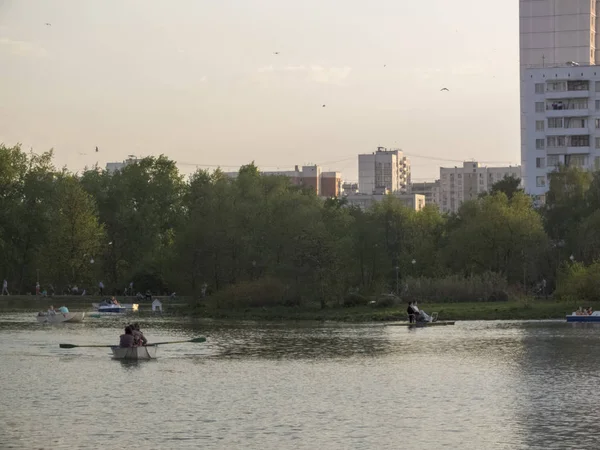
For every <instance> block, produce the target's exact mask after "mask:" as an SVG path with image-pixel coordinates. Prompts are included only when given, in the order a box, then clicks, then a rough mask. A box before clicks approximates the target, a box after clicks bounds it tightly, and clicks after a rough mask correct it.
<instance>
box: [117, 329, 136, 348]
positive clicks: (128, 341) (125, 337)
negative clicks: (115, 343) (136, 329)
mask: <svg viewBox="0 0 600 450" xmlns="http://www.w3.org/2000/svg"><path fill="white" fill-rule="evenodd" d="M119 347H121V348H124V347H125V348H127V347H133V332H132V331H131V327H125V334H122V335H121V336H120V337H119Z"/></svg>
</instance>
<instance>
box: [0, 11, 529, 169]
mask: <svg viewBox="0 0 600 450" xmlns="http://www.w3.org/2000/svg"><path fill="white" fill-rule="evenodd" d="M518 17H519V14H518V2H517V1H509V2H497V1H494V2H492V1H489V0H488V1H486V0H483V1H482V0H452V1H448V0H428V1H426V2H425V1H417V0H413V1H408V0H405V1H398V0H370V1H369V2H366V1H364V0H360V1H359V0H344V1H343V2H342V1H339V0H303V1H301V2H296V1H284V0H177V1H167V0H52V1H49V0H47V1H44V0H0V143H4V144H5V145H9V146H12V145H14V144H16V143H21V144H22V145H23V148H25V149H30V148H32V149H33V150H34V151H35V152H36V153H41V152H43V151H46V150H49V149H51V148H52V149H54V154H55V164H56V165H57V166H59V167H62V166H65V165H66V166H67V167H68V168H69V169H70V170H72V171H81V170H82V169H83V168H84V167H85V166H92V165H94V164H96V163H98V164H99V165H100V166H102V167H103V166H104V165H105V164H106V163H107V162H113V161H122V160H124V159H125V158H127V156H128V155H136V156H138V157H140V156H149V155H154V156H158V155H160V154H165V155H166V156H168V157H169V158H171V159H174V160H176V161H178V164H179V167H180V168H181V170H182V171H183V172H185V173H190V172H191V171H193V170H195V169H196V167H199V168H212V167H217V166H220V167H221V168H223V170H225V171H233V170H237V168H238V167H239V166H240V165H242V164H247V163H250V162H252V161H254V162H255V164H257V165H258V166H259V167H260V168H262V169H264V170H277V168H280V169H282V170H285V169H289V168H291V167H293V166H294V165H303V164H320V165H322V167H323V169H324V170H337V171H340V172H342V176H343V178H344V179H345V180H349V181H354V180H357V178H358V175H357V165H358V157H357V155H358V154H359V153H370V152H373V151H375V150H376V148H377V147H378V146H383V147H389V148H401V149H402V150H403V151H404V152H405V153H406V154H407V155H409V157H410V159H411V163H412V167H413V180H416V181H425V180H433V179H435V178H439V167H440V166H445V167H448V166H450V167H451V166H455V165H458V164H460V161H463V160H472V159H474V160H477V161H480V162H484V163H485V164H486V165H489V166H498V165H508V164H513V165H517V164H519V161H520V144H519V132H520V130H519V59H518V58H519V56H518V51H519V50H518V48H519V47H518V39H519V28H518ZM275 52H279V54H275ZM444 87H446V88H448V89H449V92H446V91H443V92H442V91H440V89H442V88H444ZM323 105H325V107H323ZM96 146H98V148H99V151H98V152H97V153H96V152H95V147H96Z"/></svg>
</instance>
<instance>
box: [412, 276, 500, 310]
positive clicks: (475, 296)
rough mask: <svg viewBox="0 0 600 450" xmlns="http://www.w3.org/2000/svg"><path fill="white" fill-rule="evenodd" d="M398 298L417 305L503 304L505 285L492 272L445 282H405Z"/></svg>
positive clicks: (427, 280) (446, 279)
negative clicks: (441, 303) (423, 303)
mask: <svg viewBox="0 0 600 450" xmlns="http://www.w3.org/2000/svg"><path fill="white" fill-rule="evenodd" d="M403 284H404V288H403V293H402V297H403V300H404V301H407V302H408V301H418V302H436V303H440V302H478V301H484V302H488V301H507V300H508V293H507V291H508V283H507V281H506V279H505V278H504V277H502V276H501V275H499V274H497V273H494V272H486V273H484V274H482V275H474V276H471V277H467V278H464V277H460V276H457V275H453V276H449V277H445V278H407V279H406V280H405V282H404V283H403Z"/></svg>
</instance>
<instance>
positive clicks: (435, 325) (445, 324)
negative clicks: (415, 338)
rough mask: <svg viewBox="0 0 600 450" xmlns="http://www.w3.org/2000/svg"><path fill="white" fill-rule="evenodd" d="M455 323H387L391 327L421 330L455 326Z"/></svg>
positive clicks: (443, 321)
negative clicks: (423, 328) (422, 328)
mask: <svg viewBox="0 0 600 450" xmlns="http://www.w3.org/2000/svg"><path fill="white" fill-rule="evenodd" d="M455 323H456V322H455V321H449V320H440V321H436V322H412V323H411V322H394V323H386V325H388V326H391V327H408V328H421V327H444V326H448V325H454V324H455Z"/></svg>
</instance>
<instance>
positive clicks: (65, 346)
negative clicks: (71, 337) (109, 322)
mask: <svg viewBox="0 0 600 450" xmlns="http://www.w3.org/2000/svg"><path fill="white" fill-rule="evenodd" d="M205 341H206V338H205V337H204V336H200V337H197V338H194V339H189V340H187V341H170V342H156V343H154V344H146V347H152V346H156V345H165V344H183V343H186V342H205ZM59 347H60V348H75V347H105V348H110V347H118V345H97V344H96V345H76V344H59Z"/></svg>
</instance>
